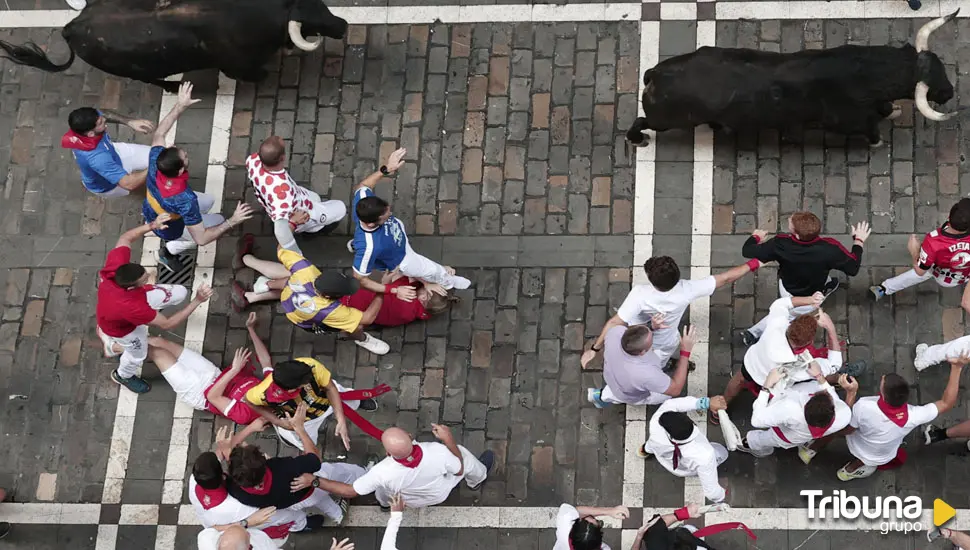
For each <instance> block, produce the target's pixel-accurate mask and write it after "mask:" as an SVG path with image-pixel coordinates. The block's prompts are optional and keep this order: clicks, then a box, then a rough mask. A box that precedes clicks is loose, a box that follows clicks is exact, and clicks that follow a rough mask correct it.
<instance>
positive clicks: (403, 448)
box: [381, 428, 414, 458]
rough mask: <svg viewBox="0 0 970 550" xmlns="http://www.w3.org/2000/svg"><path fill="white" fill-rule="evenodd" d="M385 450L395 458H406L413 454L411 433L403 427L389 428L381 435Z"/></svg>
mask: <svg viewBox="0 0 970 550" xmlns="http://www.w3.org/2000/svg"><path fill="white" fill-rule="evenodd" d="M381 443H383V444H384V450H385V451H387V452H388V454H390V455H391V456H392V457H394V458H405V457H407V456H408V455H410V454H411V449H412V448H413V447H414V444H413V443H412V439H411V435H410V434H408V433H407V432H406V431H404V430H402V429H401V428H388V429H386V430H384V435H382V436H381Z"/></svg>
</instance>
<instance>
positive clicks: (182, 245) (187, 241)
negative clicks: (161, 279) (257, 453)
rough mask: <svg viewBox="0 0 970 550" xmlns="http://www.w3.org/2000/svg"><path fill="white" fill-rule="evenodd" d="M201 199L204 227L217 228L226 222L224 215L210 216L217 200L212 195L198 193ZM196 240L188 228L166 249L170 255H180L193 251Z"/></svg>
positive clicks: (200, 205)
mask: <svg viewBox="0 0 970 550" xmlns="http://www.w3.org/2000/svg"><path fill="white" fill-rule="evenodd" d="M195 195H196V196H197V197H198V198H199V210H201V211H202V226H203V227H206V228H208V227H215V226H217V225H219V224H221V223H223V222H224V221H226V218H224V217H222V214H209V210H212V207H213V206H214V205H215V202H216V201H215V199H214V198H213V197H212V195H207V194H205V193H196V194H195ZM196 246H198V245H196V244H195V239H193V238H192V234H191V233H189V228H188V226H186V228H185V230H184V231H182V236H181V237H179V238H178V239H176V240H174V241H168V242H167V243H165V248H166V249H167V250H168V251H169V253H171V254H173V255H176V256H177V255H179V254H181V253H183V252H185V251H186V250H191V249H193V248H195V247H196Z"/></svg>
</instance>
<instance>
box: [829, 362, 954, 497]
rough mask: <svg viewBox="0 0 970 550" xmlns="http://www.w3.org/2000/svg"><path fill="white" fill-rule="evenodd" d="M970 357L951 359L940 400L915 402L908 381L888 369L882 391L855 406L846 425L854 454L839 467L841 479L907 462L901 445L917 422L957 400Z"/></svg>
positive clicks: (943, 409) (872, 472)
mask: <svg viewBox="0 0 970 550" xmlns="http://www.w3.org/2000/svg"><path fill="white" fill-rule="evenodd" d="M967 361H970V357H956V358H953V359H951V360H950V379H949V381H947V384H946V388H945V389H944V390H943V397H942V398H940V400H939V401H936V402H934V403H929V404H927V405H919V406H914V405H910V404H908V403H907V401H909V384H908V383H907V382H906V380H905V379H904V378H903V377H902V376H900V375H898V374H896V373H889V374H886V375H884V376H883V377H882V380H881V381H880V382H879V395H878V396H872V397H863V398H862V399H860V400H859V402H858V403H856V404H855V406H854V407H852V421H851V422H849V427H848V428H846V430H845V431H846V436H845V442H846V444H847V445H848V447H849V452H850V453H852V456H854V457H855V460H852V461H850V462H849V463H848V464H846V465H845V466H843V467H842V469H840V470H839V471H838V477H839V479H840V480H842V481H851V480H853V479H859V478H864V477H869V476H871V475H872V474H874V473H876V470H877V469H883V470H888V469H892V468H896V467H899V466H902V465H903V464H904V463H905V462H906V452H905V451H904V450H903V448H902V447H900V445H901V444H902V442H903V438H905V437H906V436H907V435H909V432H911V431H913V429H915V428H916V427H917V426H921V425H923V424H929V423H930V422H932V421H933V420H935V419H936V417H937V416H939V415H941V414H943V413H945V412H947V411H949V410H950V409H952V408H953V407H954V406H956V403H957V395H958V394H959V392H960V372H961V371H962V369H963V365H965V364H966V362H967Z"/></svg>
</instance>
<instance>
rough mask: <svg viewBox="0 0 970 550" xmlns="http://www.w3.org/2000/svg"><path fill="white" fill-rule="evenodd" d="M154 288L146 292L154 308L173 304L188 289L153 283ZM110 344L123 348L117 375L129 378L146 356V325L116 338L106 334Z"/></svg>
mask: <svg viewBox="0 0 970 550" xmlns="http://www.w3.org/2000/svg"><path fill="white" fill-rule="evenodd" d="M154 286H155V288H154V289H152V290H149V291H148V293H147V294H146V297H147V298H148V305H149V306H151V308H152V309H155V310H163V309H165V308H167V307H171V306H175V305H178V304H180V303H182V302H183V301H185V298H186V297H188V295H189V289H187V288H185V287H184V286H182V285H154ZM106 337H107V339H108V341H109V343H110V344H118V345H119V346H121V347H122V348H124V352H122V354H121V361H120V363H119V365H118V375H119V376H120V377H122V378H131V377H132V376H135V375H137V374H138V369H140V368H141V366H142V364H143V363H144V362H145V359H147V358H148V325H141V326H140V327H137V328H136V329H135V330H133V331H131V332H129V333H128V334H126V335H124V336H121V337H119V338H116V337H114V336H107V335H106Z"/></svg>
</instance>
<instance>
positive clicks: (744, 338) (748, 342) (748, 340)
mask: <svg viewBox="0 0 970 550" xmlns="http://www.w3.org/2000/svg"><path fill="white" fill-rule="evenodd" d="M740 336H741V344H743V345H744V346H745V347H748V348H750V347H751V346H753V345H755V344H757V343H758V340H760V338H758V337H757V336H755V335H754V334H752V333H751V331H750V330H742V331H741V333H740Z"/></svg>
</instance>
